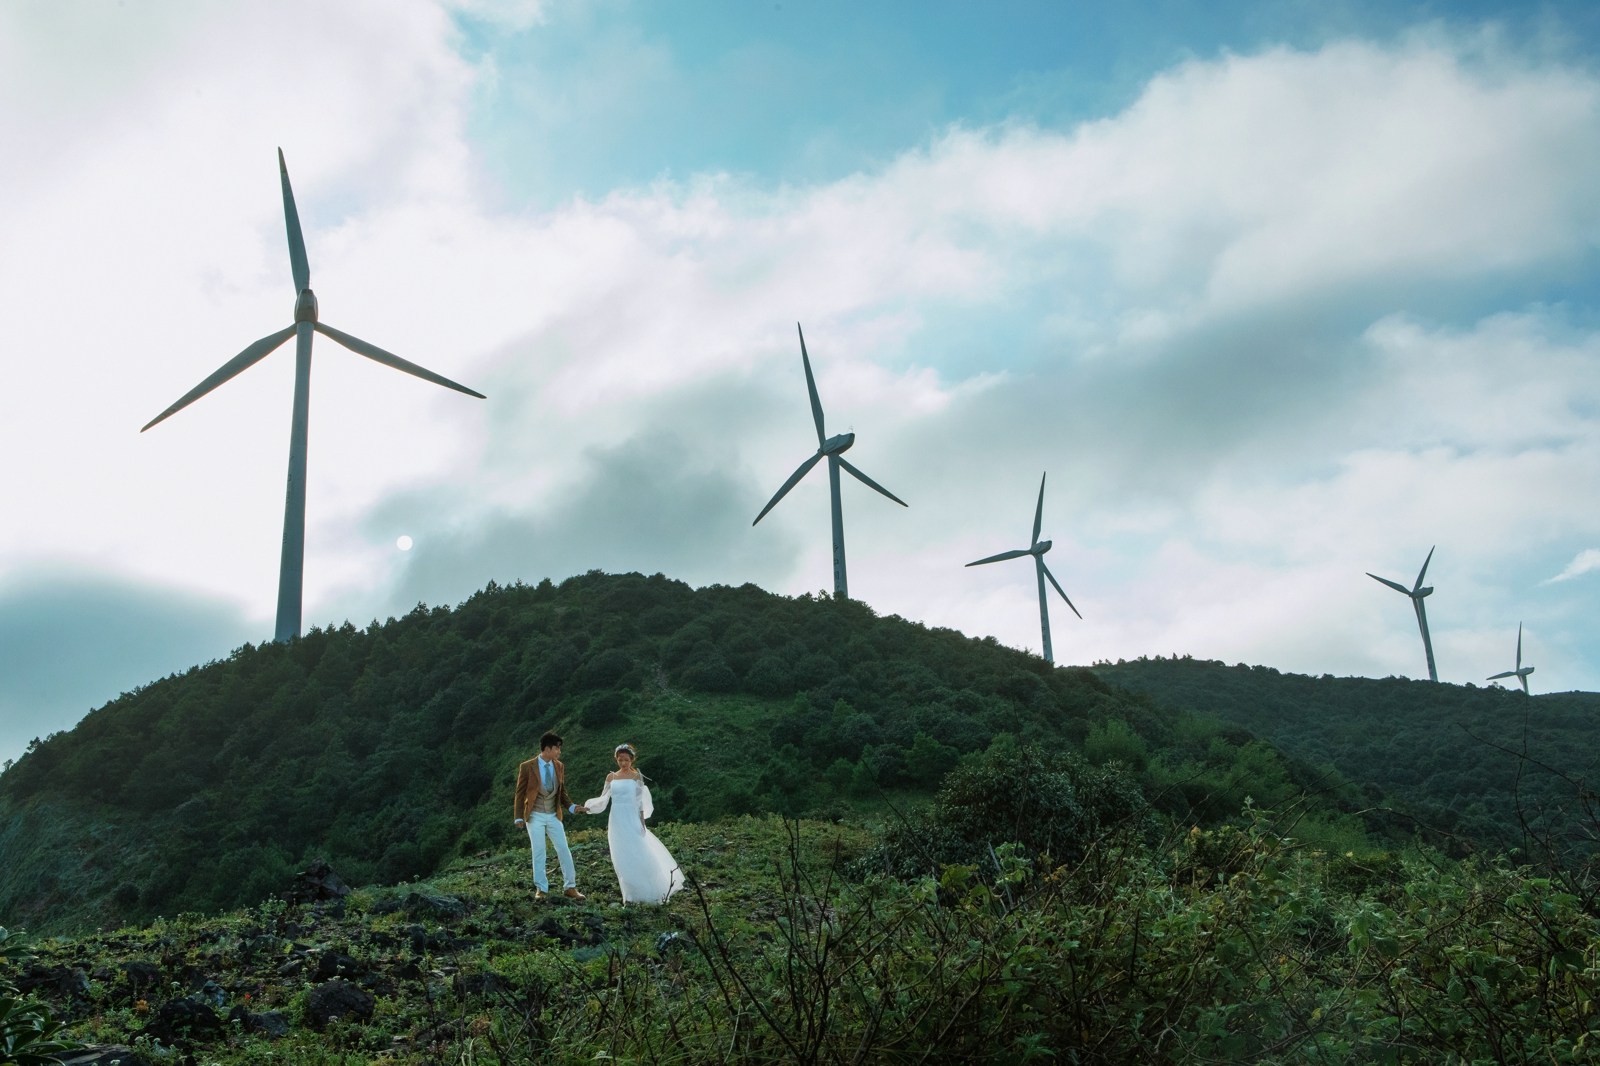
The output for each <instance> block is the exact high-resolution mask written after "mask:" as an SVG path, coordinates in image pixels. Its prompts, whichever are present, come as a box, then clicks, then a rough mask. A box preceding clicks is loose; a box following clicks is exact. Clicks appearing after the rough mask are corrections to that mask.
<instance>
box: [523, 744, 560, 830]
mask: <svg viewBox="0 0 1600 1066" xmlns="http://www.w3.org/2000/svg"><path fill="white" fill-rule="evenodd" d="M542 791H544V784H543V780H542V779H541V777H540V774H539V757H538V756H537V755H535V756H534V757H533V758H531V759H529V760H527V761H526V762H524V763H523V764H522V765H521V766H519V767H517V795H516V799H515V800H514V801H513V802H512V809H511V816H512V818H520V819H522V820H523V821H526V820H527V818H528V815H529V813H531V812H532V811H533V804H534V801H535V800H537V799H538V798H539V793H540V792H542ZM571 804H572V801H571V800H569V799H568V798H567V768H566V766H564V765H563V764H562V762H561V760H560V759H557V760H556V817H557V818H559V819H561V820H562V821H563V822H564V821H566V820H567V808H568V807H569V806H571Z"/></svg>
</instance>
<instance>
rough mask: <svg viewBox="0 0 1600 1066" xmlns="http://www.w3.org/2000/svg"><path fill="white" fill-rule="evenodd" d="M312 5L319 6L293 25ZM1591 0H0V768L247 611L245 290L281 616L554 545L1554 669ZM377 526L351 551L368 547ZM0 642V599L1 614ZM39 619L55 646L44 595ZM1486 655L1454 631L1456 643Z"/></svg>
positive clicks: (477, 574) (470, 580)
mask: <svg viewBox="0 0 1600 1066" xmlns="http://www.w3.org/2000/svg"><path fill="white" fill-rule="evenodd" d="M305 20H314V21H315V22H316V25H317V27H318V32H317V33H316V34H315V35H313V36H311V37H309V38H308V37H306V36H305V35H304V34H302V33H300V32H299V30H298V27H300V26H301V25H302V24H303V23H304V22H305ZM1597 42H1600V15H1597V14H1596V13H1595V10H1594V8H1593V5H1582V4H1548V5H1519V6H1508V5H1493V4H1456V5H1436V4H1410V5H1407V4H1376V3H1373V4H1364V3H1351V4H1310V3H1232V4H1212V5H1198V4H1161V3H1153V4H1118V5H1109V4H1107V5H1097V6H1089V5H1067V4H987V5H976V4H938V3H925V4H876V3H856V4H797V3H789V2H785V3H782V4H775V3H770V2H769V3H760V4H710V3H682V4H674V5H647V4H633V3H626V2H610V0H594V2H569V0H385V2H382V3H380V2H379V0H347V2H343V3H338V4H331V5H330V4H314V3H311V2H310V0H293V2H287V3H268V2H266V0H262V2H259V3H256V2H241V3H237V4H233V5H229V6H227V7H219V6H216V5H206V4H200V3H193V4H182V3H174V4H172V5H169V6H163V7H160V8H155V7H148V6H141V5H136V4H135V5H124V6H121V7H118V8H116V9H115V10H111V9H108V8H107V7H105V6H104V5H99V4H94V3H89V2H88V0H83V2H69V3H43V2H31V0H29V2H24V3H21V4H15V5H8V6H6V7H4V8H0V105H3V106H0V137H4V138H5V141H6V143H8V144H9V145H11V146H12V149H13V150H12V151H10V152H8V153H7V155H6V157H5V158H4V159H3V160H0V232H5V233H6V234H7V239H6V241H4V242H0V313H3V314H5V316H6V319H7V321H8V322H10V323H12V326H11V327H10V333H9V336H8V346H7V349H6V354H5V355H3V356H0V358H4V359H5V360H6V361H7V369H8V374H9V377H8V381H9V382H10V389H9V391H8V393H7V394H6V396H5V397H4V398H0V404H4V405H5V410H4V412H3V413H4V416H5V417H4V418H0V446H3V447H4V448H5V449H6V451H7V454H9V455H11V456H14V457H19V458H20V460H21V461H18V462H14V463H13V464H12V465H11V467H10V469H9V470H8V471H7V473H6V474H5V475H4V476H5V478H6V479H7V480H6V484H5V486H4V487H5V491H6V493H7V498H8V499H10V500H12V501H14V503H15V505H14V506H12V507H10V508H8V510H7V512H6V513H5V514H3V515H0V638H3V640H4V647H3V649H0V664H3V668H0V758H5V757H10V756H11V755H13V754H15V753H16V752H17V751H19V750H21V747H22V745H24V744H25V743H26V741H27V739H28V738H29V737H32V736H34V735H38V734H42V733H46V732H49V731H51V730H54V729H60V728H65V727H68V726H70V725H71V724H72V723H73V722H74V721H76V719H77V718H78V717H79V716H81V715H82V714H83V713H84V712H85V711H86V710H88V709H89V708H90V707H91V706H94V705H96V704H98V703H100V702H103V701H104V700H105V699H108V698H110V697H112V696H115V695H116V694H117V693H118V692H121V691H124V690H126V689H128V688H131V687H133V686H135V685H138V684H141V683H144V682H146V681H148V680H150V679H152V678H154V677H157V676H161V675H163V674H165V673H167V672H169V671H172V670H176V669H183V668H186V667H187V666H189V665H191V664H193V663H195V662H203V661H206V660H208V659H211V658H214V657H217V656H220V655H225V654H226V653H227V652H228V651H229V650H230V649H231V648H233V647H236V646H237V645H238V644H239V643H241V642H242V641H245V640H254V639H261V638H262V637H264V636H265V635H266V634H267V633H269V632H270V630H271V613H272V605H273V603H274V600H275V593H276V588H275V584H276V566H277V545H278V539H279V535H280V523H281V507H282V499H283V496H282V493H283V481H282V479H283V468H284V462H285V455H284V451H285V448H284V445H285V441H286V436H287V418H288V388H289V382H290V373H291V371H290V368H289V364H290V360H289V359H287V358H282V357H279V356H275V357H273V358H272V359H268V360H266V361H265V362H263V363H262V364H260V366H259V367H257V368H253V369H252V370H250V371H249V372H248V373H247V374H245V375H242V376H241V377H240V378H238V379H237V380H235V381H233V382H230V383H229V384H228V385H227V386H225V387H224V388H222V389H219V390H218V391H217V392H216V393H213V394H211V395H210V396H207V397H206V398H205V399H204V400H203V401H201V402H200V403H197V404H195V405H194V406H193V407H191V408H189V409H186V410H185V411H183V412H182V413H181V414H180V415H179V416H177V417H175V418H173V419H171V420H169V421H168V422H165V423H163V424H162V425H161V426H160V427H157V429H155V430H152V431H151V432H150V433H148V434H143V435H140V434H139V433H138V432H137V429H138V427H139V426H140V425H142V424H143V423H144V422H145V421H147V420H148V419H149V418H150V417H151V416H153V415H154V414H155V413H156V412H158V411H160V410H161V409H162V408H164V407H165V406H166V405H167V404H168V403H170V402H171V401H172V399H174V398H175V397H176V396H178V395H180V394H182V393H183V392H184V391H186V390H187V389H188V388H189V387H191V386H192V385H193V384H194V383H195V382H197V381H198V380H200V379H201V378H202V377H204V376H205V375H206V374H208V373H210V371H211V370H213V369H214V368H215V367H216V366H217V365H219V364H220V363H222V362H223V361H224V360H225V359H227V358H228V357H230V356H231V355H233V354H234V353H235V352H237V351H238V350H239V349H240V348H242V347H243V346H244V345H245V344H247V343H248V342H250V341H251V340H254V339H255V338H256V337H259V336H262V335H264V334H266V333H269V332H271V331H273V330H275V329H277V328H280V327H281V326H282V325H283V324H285V323H286V322H287V320H288V318H289V309H290V307H291V305H292V293H291V292H290V286H289V284H288V266H287V261H286V255H285V252H284V246H283V230H282V218H281V214H280V208H279V201H278V195H277V174H276V157H275V154H274V151H275V149H276V148H277V147H278V146H282V147H283V149H284V151H285V153H286V155H287V158H288V161H289V167H290V172H291V174H292V176H293V178H294V181H295V189H296V193H297V197H298V201H299V205H300V212H301V216H302V219H303V220H304V222H305V225H306V231H307V243H308V247H309V255H310V261H311V266H312V277H313V285H314V286H315V287H316V290H317V293H318V297H319V300H320V301H321V307H322V313H323V318H324V320H325V321H328V322H331V323H332V324H334V325H335V326H338V327H340V328H343V329H346V330H348V331H350V332H353V333H356V334H357V335H359V336H363V337H366V338H368V339H370V340H372V341H374V342H375V343H378V344H381V345H384V346H385V347H388V348H390V349H391V350H394V351H396V352H398V353H399V354H402V355H404V356H405V357H407V358H411V359H415V360H416V361H417V362H420V363H422V364H424V365H427V366H429V367H431V368H432V369H435V370H437V371H439V372H440V373H443V374H446V375H447V376H449V377H451V378H454V379H456V380H460V381H464V382H465V383H467V384H469V385H472V386H474V387H477V388H479V389H481V390H482V391H484V392H485V393H487V394H488V396H489V399H488V400H487V401H485V402H483V403H478V402H477V401H468V400H465V399H463V398H461V397H460V396H459V395H456V394H449V393H445V392H443V391H442V390H436V389H432V388H430V387H428V386H426V385H423V384H421V383H419V382H416V381H415V380H413V379H408V378H403V377H402V376H400V375H395V374H393V373H391V372H389V371H385V370H382V369H381V368H375V367H373V366H372V365H371V364H365V363H362V362H361V361H359V360H357V359H356V358H355V357H351V356H348V355H346V354H345V353H341V352H340V351H339V350H338V349H335V348H332V347H331V346H322V347H319V348H318V349H317V353H318V354H317V356H316V362H315V370H314V376H313V392H312V397H313V398H312V422H311V425H312V443H311V448H312V451H311V455H312V458H311V468H310V469H311V472H310V490H309V500H308V516H309V517H308V530H307V586H306V587H307V608H308V609H307V614H308V622H337V621H343V620H344V619H345V618H350V619H352V620H354V621H356V622H358V623H362V622H365V621H366V620H368V619H372V618H382V617H385V616H387V615H389V614H398V613H401V612H403V611H404V610H405V609H407V608H409V607H410V606H411V605H412V604H414V603H416V602H417V601H418V600H426V601H427V602H430V603H437V602H455V601H458V600H460V599H462V598H464V597H465V596H466V595H468V594H470V593H471V592H472V591H473V590H474V589H476V588H479V587H481V586H482V585H483V584H484V583H485V582H486V581H488V580H490V579H494V580H498V581H502V582H505V581H512V580H518V579H521V580H528V581H537V580H538V579H540V578H542V577H545V576H551V577H554V578H556V579H560V578H561V577H564V576H566V575H568V574H572V573H577V572H581V571H584V570H587V569H590V568H592V567H601V568H604V569H610V570H633V569H637V570H643V571H645V572H651V571H655V570H662V571H664V572H666V573H668V574H670V575H672V576H676V577H681V578H683V579H685V580H688V581H691V582H693V583H696V584H704V583H707V582H711V581H719V582H728V583H740V582H743V581H755V582H757V583H759V584H761V585H763V586H764V587H768V588H771V589H774V590H776V591H780V592H785V593H797V592H801V591H806V590H815V589H818V588H821V587H823V586H825V585H827V584H829V563H828V544H827V515H826V507H827V503H826V493H825V489H824V487H823V479H821V478H819V477H813V478H812V479H811V480H809V481H808V482H806V483H804V484H802V485H801V486H800V488H798V489H797V490H796V491H795V493H793V494H792V495H791V496H790V497H789V498H788V499H786V500H785V501H784V502H783V503H782V504H781V505H780V506H779V507H778V508H777V510H775V511H774V512H773V513H772V515H770V516H768V517H767V518H766V519H764V520H763V522H762V523H761V525H760V526H759V527H756V528H755V529H752V528H751V527H750V524H749V523H750V519H751V518H753V517H754V515H755V513H756V512H757V511H758V510H759V509H760V507H761V505H762V504H763V503H764V502H765V501H766V499H767V497H768V496H769V495H770V494H771V492H772V491H773V490H774V489H775V488H776V487H777V485H778V484H781V482H782V480H783V479H784V478H785V477H786V476H787V475H788V473H789V471H790V470H792V469H793V467H794V466H795V465H796V464H797V463H798V462H799V461H800V460H801V459H803V458H804V457H805V455H806V453H807V450H808V445H807V439H808V437H809V436H810V427H809V418H808V416H807V412H806V405H805V398H804V383H803V379H802V378H801V376H800V368H799V360H798V351H797V345H796V343H795V339H794V323H795V321H796V320H797V319H798V320H801V321H803V322H804V323H805V325H806V332H807V338H808V342H809V344H810V348H811V353H812V357H813V360H814V362H815V365H816V367H817V373H818V381H819V387H820V388H821V391H822V398H823V403H824V406H825V408H826V410H827V411H828V418H829V425H830V430H842V429H854V430H855V431H856V432H857V433H858V434H859V437H858V443H857V445H856V448H855V450H854V451H853V452H852V460H853V461H855V462H857V463H858V465H860V466H861V467H862V468H863V469H865V470H866V471H867V472H868V473H870V474H871V475H872V476H873V477H875V478H877V479H878V480H879V481H881V482H883V483H884V484H885V485H887V486H888V487H889V488H891V489H892V490H894V491H895V492H896V493H897V494H899V495H901V496H903V497H904V498H906V499H907V500H908V502H910V503H911V504H912V506H911V508H910V509H909V510H904V511H902V510H901V509H900V508H898V507H894V506H893V505H892V504H888V503H887V502H886V501H883V500H881V498H878V497H875V496H872V495H871V494H869V493H867V492H866V491H865V490H861V491H860V492H856V491H855V488H859V487H858V486H857V487H847V490H846V493H845V511H846V529H847V537H848V541H849V552H850V556H849V557H850V561H851V588H852V593H853V594H854V595H857V596H858V597H860V598H862V599H864V600H866V601H867V602H869V603H871V604H872V605H873V606H874V607H876V608H877V609H878V610H880V611H882V612H884V613H891V612H893V613H899V614H903V615H905V616H907V617H912V618H917V619H921V620H924V621H927V622H929V623H930V624H938V625H949V626H954V627H957V628H960V629H963V630H965V631H968V632H972V633H977V634H988V633H993V634H995V635H997V636H999V637H1000V638H1001V639H1002V640H1004V641H1006V642H1008V643H1011V644H1015V645H1018V646H1023V647H1032V648H1035V649H1036V648H1037V646H1038V642H1039V634H1038V623H1037V607H1036V604H1035V602H1034V600H1033V595H1034V593H1033V588H1032V577H1031V574H1029V573H1027V572H1026V568H1025V567H1018V568H1012V569H1009V570H1008V569H1007V568H1005V567H1002V566H996V567H987V568H983V570H981V571H972V570H965V569H963V567H962V564H963V563H965V562H967V561H970V560H971V559H973V558H978V557H980V556H984V555H989V554H993V553H995V552H997V551H1002V550H1005V549H1007V548H1011V547H1016V546H1018V545H1017V544H1015V543H1013V542H1014V541H1017V542H1020V541H1021V540H1022V539H1025V537H1026V534H1027V531H1028V526H1029V524H1030V519H1031V512H1032V504H1033V499H1034V493H1035V492H1036V491H1037V485H1038V479H1039V476H1040V473H1041V472H1043V471H1046V470H1048V471H1049V474H1050V482H1049V484H1050V490H1049V494H1048V495H1047V499H1046V512H1045V515H1046V528H1045V535H1046V536H1048V537H1053V539H1054V541H1055V544H1056V548H1055V551H1054V552H1053V554H1052V556H1051V566H1052V569H1053V570H1054V571H1055V573H1056V574H1057V576H1058V577H1060V578H1061V579H1062V581H1063V583H1064V584H1065V585H1066V586H1067V588H1068V591H1069V592H1071V593H1072V594H1073V598H1074V602H1076V603H1077V604H1078V606H1079V607H1080V608H1081V609H1082V610H1083V611H1084V615H1085V617H1084V620H1083V621H1082V622H1081V623H1080V622H1079V621H1078V620H1077V619H1074V618H1071V617H1070V616H1067V617H1065V618H1063V617H1060V616H1059V615H1058V616H1057V617H1056V618H1055V621H1054V626H1053V629H1054V643H1055V647H1056V652H1057V656H1058V659H1060V660H1062V661H1071V662H1090V661H1094V660H1096V659H1102V658H1110V659H1115V658H1119V657H1133V656H1137V655H1139V654H1146V653H1149V654H1170V653H1173V652H1192V653H1194V654H1197V655H1202V656H1206V657H1214V658H1222V659H1226V660H1227V661H1230V662H1232V661H1248V662H1261V663H1268V664H1271V665H1274V666H1278V667H1281V668H1284V669H1293V670H1300V671H1306V672H1311V673H1322V672H1333V673H1341V674H1343V673H1357V674H1368V675H1378V676H1381V675H1384V674H1389V673H1402V674H1410V675H1413V676H1414V675H1416V674H1418V673H1420V672H1421V671H1422V669H1423V667H1422V665H1421V662H1420V660H1421V649H1420V646H1419V641H1418V640H1417V637H1416V634H1415V628H1414V623H1413V621H1412V616H1411V613H1410V611H1409V609H1408V608H1407V606H1406V604H1405V602H1404V601H1403V600H1401V599H1400V598H1399V597H1397V596H1395V595H1394V594H1393V593H1392V592H1390V591H1388V590H1385V589H1383V588H1382V587H1381V586H1378V585H1376V584H1375V583H1374V582H1372V581H1371V580H1370V579H1368V578H1367V577H1366V576H1365V572H1366V571H1369V570H1371V571H1374V572H1377V573H1380V574H1383V575H1385V576H1387V577H1392V578H1397V579H1404V580H1408V581H1409V580H1410V578H1411V577H1413V576H1414V575H1415V571H1416V568H1417V567H1418V566H1419V565H1420V563H1421V560H1422V558H1423V556H1424V555H1426V553H1427V551H1428V549H1429V548H1430V547H1431V546H1433V545H1438V551H1437V554H1436V556H1435V558H1434V563H1433V567H1432V569H1431V570H1430V572H1429V575H1430V580H1431V581H1432V582H1433V583H1434V584H1435V586H1436V588H1437V589H1438V591H1437V592H1436V593H1435V596H1434V599H1433V600H1432V601H1430V618H1431V620H1432V623H1433V629H1434V637H1435V645H1436V650H1437V652H1438V656H1439V661H1440V669H1441V673H1442V675H1443V676H1444V677H1445V678H1446V679H1448V680H1453V681H1478V682H1480V683H1481V681H1482V679H1483V678H1485V677H1486V676H1487V675H1488V674H1490V673H1493V672H1496V671H1499V670H1502V669H1506V668H1507V667H1508V665H1509V657H1510V656H1511V654H1512V649H1513V645H1514V641H1515V631H1516V627H1517V624H1518V623H1519V622H1523V623H1525V624H1526V626H1527V636H1526V640H1525V647H1526V649H1527V652H1528V657H1529V659H1530V660H1531V661H1532V662H1534V664H1535V665H1536V667H1537V668H1538V672H1537V673H1536V675H1535V678H1534V682H1535V683H1534V687H1535V690H1536V691H1537V690H1539V689H1541V688H1543V689H1546V690H1548V689H1552V688H1573V687H1583V688H1594V687H1597V686H1600V648H1597V647H1596V646H1595V642H1594V640H1593V637H1592V634H1593V633H1594V631H1595V626H1596V624H1597V623H1600V610H1597V609H1596V607H1595V606H1594V601H1595V595H1594V594H1595V583H1596V582H1600V493H1597V490H1600V315H1597V307H1600V300H1597V298H1596V281H1597V278H1600V260H1597V254H1596V252H1597V247H1600V201H1597V200H1596V198H1595V197H1594V195H1593V190H1594V189H1595V188H1596V187H1597V186H1600V72H1597V70H1596V62H1595V60H1596V55H1597ZM401 535H405V536H408V537H411V538H412V539H413V541H414V543H415V547H414V548H413V549H411V550H409V551H400V550H398V548H397V545H396V541H397V538H398V537H400V536H401ZM6 634H10V636H5V635H6ZM53 643H54V644H60V645H63V646H65V645H69V644H70V645H71V647H70V648H68V649H67V650H64V651H63V652H62V653H61V654H55V655H52V654H50V652H49V646H50V645H52V644H53ZM1502 660H1506V661H1502Z"/></svg>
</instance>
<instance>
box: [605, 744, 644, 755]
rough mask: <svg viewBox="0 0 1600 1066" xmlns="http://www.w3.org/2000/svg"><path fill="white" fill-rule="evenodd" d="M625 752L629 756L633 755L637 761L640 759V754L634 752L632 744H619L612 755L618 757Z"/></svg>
mask: <svg viewBox="0 0 1600 1066" xmlns="http://www.w3.org/2000/svg"><path fill="white" fill-rule="evenodd" d="M624 751H625V752H627V753H628V754H629V755H632V756H633V757H634V758H635V759H637V758H638V757H639V753H638V752H636V751H634V750H633V745H632V744H618V745H617V746H616V747H615V748H614V749H612V752H611V754H613V755H617V754H619V753H621V752H624Z"/></svg>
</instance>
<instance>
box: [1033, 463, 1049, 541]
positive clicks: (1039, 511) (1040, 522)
mask: <svg viewBox="0 0 1600 1066" xmlns="http://www.w3.org/2000/svg"><path fill="white" fill-rule="evenodd" d="M1046 473H1048V471H1046ZM1044 479H1045V475H1044V474H1040V475H1039V506H1037V507H1035V508H1034V509H1033V543H1035V544H1037V543H1039V530H1040V529H1041V528H1043V526H1044Z"/></svg>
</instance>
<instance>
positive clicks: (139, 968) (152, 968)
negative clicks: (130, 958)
mask: <svg viewBox="0 0 1600 1066" xmlns="http://www.w3.org/2000/svg"><path fill="white" fill-rule="evenodd" d="M117 969H119V970H121V971H122V972H123V973H125V974H127V975H128V983H129V984H130V985H132V986H133V987H134V988H149V987H150V986H151V985H154V984H157V983H159V982H160V980H161V967H159V966H157V965H156V964H155V963H153V962H125V963H123V964H122V965H121V966H118V967H117Z"/></svg>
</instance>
